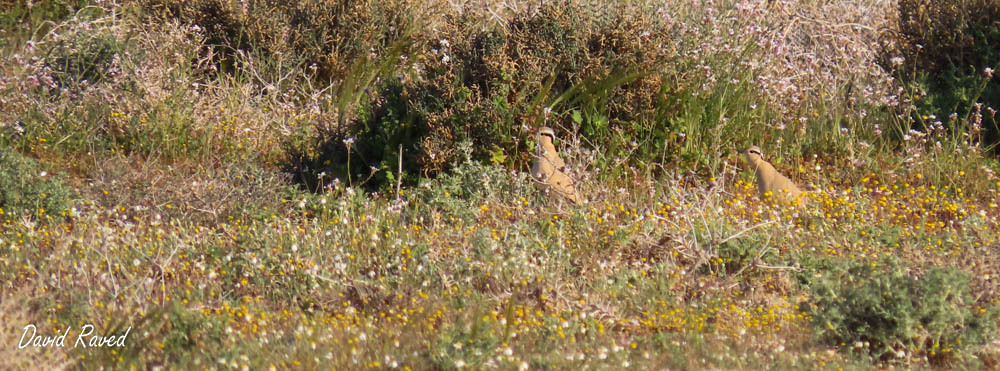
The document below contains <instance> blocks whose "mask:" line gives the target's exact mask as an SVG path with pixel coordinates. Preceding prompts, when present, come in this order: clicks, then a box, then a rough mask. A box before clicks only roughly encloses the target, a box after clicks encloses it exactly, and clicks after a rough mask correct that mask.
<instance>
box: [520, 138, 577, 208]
mask: <svg viewBox="0 0 1000 371" xmlns="http://www.w3.org/2000/svg"><path fill="white" fill-rule="evenodd" d="M555 137H556V134H555V132H554V131H552V128H550V127H547V126H546V127H542V128H540V129H538V134H537V135H536V136H535V140H536V141H537V142H538V145H537V151H536V153H535V161H534V163H532V165H531V176H532V177H533V178H535V180H536V181H538V182H539V183H540V184H542V185H543V186H544V187H543V188H545V189H546V190H548V191H549V192H551V193H555V194H557V195H559V196H562V197H565V198H566V199H568V200H570V201H573V203H575V204H580V196H579V195H577V194H576V189H575V188H573V179H571V178H570V177H569V176H568V175H566V173H564V172H563V170H564V169H565V167H566V162H564V161H563V159H562V158H560V157H559V154H558V153H556V147H555V145H554V144H553V141H554V140H555Z"/></svg>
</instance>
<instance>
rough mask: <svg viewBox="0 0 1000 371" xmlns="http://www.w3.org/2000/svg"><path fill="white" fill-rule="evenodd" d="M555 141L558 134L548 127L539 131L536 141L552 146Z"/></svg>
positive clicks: (543, 127)
mask: <svg viewBox="0 0 1000 371" xmlns="http://www.w3.org/2000/svg"><path fill="white" fill-rule="evenodd" d="M555 139H556V132H555V131H552V128H550V127H548V126H542V127H541V128H539V129H538V137H537V138H536V140H537V141H538V142H539V143H548V144H551V143H553V142H555Z"/></svg>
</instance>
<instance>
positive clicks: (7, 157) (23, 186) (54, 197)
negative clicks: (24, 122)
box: [0, 149, 71, 219]
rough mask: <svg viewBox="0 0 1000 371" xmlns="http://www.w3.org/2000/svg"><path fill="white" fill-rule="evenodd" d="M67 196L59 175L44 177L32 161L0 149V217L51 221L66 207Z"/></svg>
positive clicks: (67, 203)
mask: <svg viewBox="0 0 1000 371" xmlns="http://www.w3.org/2000/svg"><path fill="white" fill-rule="evenodd" d="M70 195H71V191H70V188H69V187H68V186H66V185H65V184H64V183H63V181H62V179H61V176H60V175H57V174H50V173H48V171H47V167H46V166H44V165H42V164H41V163H39V162H38V161H36V160H35V159H32V158H29V157H25V156H23V155H21V154H20V153H17V152H15V151H11V150H7V149H0V210H2V214H3V216H0V217H2V218H4V219H6V218H8V217H11V216H16V215H31V216H36V217H38V218H40V219H46V218H51V217H52V216H53V215H59V214H60V213H61V212H63V211H65V210H66V209H67V208H68V207H69V205H70Z"/></svg>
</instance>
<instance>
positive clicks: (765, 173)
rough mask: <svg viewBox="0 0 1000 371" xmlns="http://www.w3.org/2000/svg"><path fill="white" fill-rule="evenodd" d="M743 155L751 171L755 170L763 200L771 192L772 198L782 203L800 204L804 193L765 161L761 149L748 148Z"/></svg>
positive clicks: (758, 188)
mask: <svg viewBox="0 0 1000 371" xmlns="http://www.w3.org/2000/svg"><path fill="white" fill-rule="evenodd" d="M743 154H744V155H745V156H746V159H747V164H748V165H750V168H751V169H754V175H755V176H756V177H757V190H758V191H759V192H760V197H761V198H763V197H764V194H766V193H767V192H771V196H773V197H775V198H777V199H779V200H781V201H785V202H795V203H798V201H799V195H801V194H802V191H801V190H799V187H798V186H796V185H795V183H794V182H792V180H791V179H788V177H786V176H784V175H781V173H779V172H778V170H775V169H774V166H772V165H771V164H770V163H768V162H767V161H764V159H763V155H762V154H761V151H760V147H757V146H752V147H750V148H747V149H745V150H744V151H743Z"/></svg>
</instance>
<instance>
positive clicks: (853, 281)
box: [805, 259, 1000, 364]
mask: <svg viewBox="0 0 1000 371" xmlns="http://www.w3.org/2000/svg"><path fill="white" fill-rule="evenodd" d="M811 274H812V276H811V277H810V278H808V281H809V292H810V300H809V302H808V306H807V308H806V309H805V311H806V312H808V313H809V314H810V315H811V316H812V323H813V325H814V328H816V330H817V332H818V334H819V335H820V336H821V337H822V338H824V339H826V340H827V341H829V342H831V343H833V344H836V345H839V346H841V347H842V348H844V349H847V350H850V351H860V352H862V353H866V354H870V355H871V356H872V357H874V358H875V359H877V360H881V361H888V362H901V361H909V360H911V359H913V358H914V357H924V356H926V357H927V358H928V359H930V360H931V361H932V362H935V363H938V364H941V363H944V362H948V361H951V360H953V359H955V358H962V357H967V356H969V354H968V351H969V350H970V349H971V348H972V347H973V346H975V345H977V344H981V343H983V342H984V341H986V340H987V339H989V337H990V336H991V334H992V332H993V331H994V329H995V328H996V324H997V322H996V321H997V318H998V317H997V315H998V314H1000V312H998V311H997V308H996V307H985V308H984V307H983V306H984V305H986V304H985V303H979V302H977V300H976V299H975V298H974V297H973V296H972V293H971V291H970V288H969V274H968V273H966V272H964V271H961V270H958V269H954V268H931V269H929V270H928V271H927V272H925V273H923V274H919V275H918V274H917V273H916V272H911V271H909V269H907V268H906V267H905V266H904V265H902V264H900V263H898V262H896V261H893V260H890V259H886V260H884V261H882V262H864V261H852V260H837V261H829V262H828V263H827V264H825V265H821V266H820V267H817V268H815V269H814V270H813V271H811ZM980 309H982V310H980Z"/></svg>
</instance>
